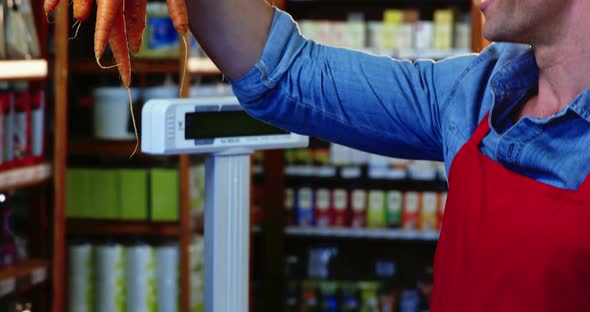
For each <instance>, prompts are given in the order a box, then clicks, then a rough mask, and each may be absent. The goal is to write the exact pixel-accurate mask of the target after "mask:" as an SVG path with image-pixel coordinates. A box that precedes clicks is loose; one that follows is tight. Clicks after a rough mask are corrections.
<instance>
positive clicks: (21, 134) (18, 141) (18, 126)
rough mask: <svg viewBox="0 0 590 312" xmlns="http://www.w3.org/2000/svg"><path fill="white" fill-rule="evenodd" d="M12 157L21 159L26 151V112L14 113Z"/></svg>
mask: <svg viewBox="0 0 590 312" xmlns="http://www.w3.org/2000/svg"><path fill="white" fill-rule="evenodd" d="M14 129H15V131H14V157H15V158H16V159H22V158H24V157H25V156H26V151H27V114H26V113H24V112H23V113H18V114H16V118H15V122H14Z"/></svg>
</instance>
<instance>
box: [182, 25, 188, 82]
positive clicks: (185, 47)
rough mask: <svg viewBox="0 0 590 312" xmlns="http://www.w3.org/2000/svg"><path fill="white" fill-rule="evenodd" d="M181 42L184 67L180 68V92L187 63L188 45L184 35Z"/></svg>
mask: <svg viewBox="0 0 590 312" xmlns="http://www.w3.org/2000/svg"><path fill="white" fill-rule="evenodd" d="M181 37H182V42H183V43H184V66H183V68H182V77H180V92H182V90H183V89H182V88H183V87H184V78H185V77H186V67H187V63H188V43H187V42H186V33H185V34H182V35H181Z"/></svg>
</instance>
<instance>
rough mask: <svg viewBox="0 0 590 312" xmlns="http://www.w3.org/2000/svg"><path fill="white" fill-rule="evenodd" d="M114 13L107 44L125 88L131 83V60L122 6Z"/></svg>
mask: <svg viewBox="0 0 590 312" xmlns="http://www.w3.org/2000/svg"><path fill="white" fill-rule="evenodd" d="M117 12H118V13H116V14H115V20H114V23H113V28H112V29H111V33H110V34H109V46H110V47H111V50H112V51H113V55H114V56H115V62H116V63H117V67H118V68H119V74H120V75H121V80H122V81H123V85H124V86H125V87H126V88H129V86H130V84H131V61H130V58H129V48H128V47H127V36H126V33H125V17H124V16H123V9H122V6H121V7H120V8H119V10H118V11H117Z"/></svg>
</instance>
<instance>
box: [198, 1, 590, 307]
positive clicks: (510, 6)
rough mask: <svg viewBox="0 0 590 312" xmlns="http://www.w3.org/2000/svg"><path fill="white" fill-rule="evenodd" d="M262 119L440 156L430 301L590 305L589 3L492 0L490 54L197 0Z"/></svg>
mask: <svg viewBox="0 0 590 312" xmlns="http://www.w3.org/2000/svg"><path fill="white" fill-rule="evenodd" d="M187 3H188V6H189V11H190V22H191V29H192V31H193V33H195V35H196V37H197V39H198V40H199V42H200V43H201V44H202V45H203V47H204V49H205V50H206V51H207V53H208V54H209V56H211V58H212V59H213V60H214V61H215V62H216V63H217V64H218V66H219V67H220V68H221V70H222V71H223V72H224V73H225V75H226V77H227V78H229V79H230V80H231V82H232V85H233V88H234V91H235V93H236V95H237V96H238V97H239V99H240V101H241V103H242V105H243V106H244V107H245V108H246V109H247V110H248V111H249V112H250V113H251V114H253V115H255V116H257V117H259V118H261V119H264V120H266V121H268V122H270V123H273V124H275V125H278V126H280V127H283V128H286V129H289V130H291V131H294V132H299V133H303V134H309V135H313V136H317V137H322V138H325V139H327V140H330V141H333V142H337V143H340V144H344V145H349V146H352V147H355V148H358V149H363V150H366V151H369V152H373V153H378V154H383V155H388V156H394V157H405V158H421V159H431V160H444V162H445V165H446V169H447V172H448V174H449V197H448V201H447V210H446V212H445V219H444V226H443V229H442V233H441V237H440V241H439V245H438V249H437V254H436V259H435V268H434V270H435V271H434V279H435V280H434V283H435V284H434V295H433V300H432V310H433V311H435V312H436V311H590V295H589V294H590V227H588V226H587V224H588V223H589V221H590V179H589V178H588V173H589V172H590V91H589V89H588V87H589V86H590V54H589V53H590V31H588V29H590V18H588V17H587V14H588V12H590V1H587V0H486V1H484V2H482V3H481V5H480V9H481V11H482V12H483V14H484V15H485V17H486V24H485V26H484V36H485V37H486V38H487V39H489V40H491V41H496V42H511V43H494V44H492V45H491V46H490V47H488V48H487V49H486V50H484V51H483V52H482V53H481V54H477V55H476V54H473V55H467V56H463V57H456V58H451V59H447V60H444V61H441V62H436V63H435V62H431V61H418V62H415V63H411V62H407V61H398V60H392V59H390V58H386V57H377V56H372V55H368V54H363V53H360V52H354V51H349V50H344V49H337V48H332V47H326V46H322V45H318V44H316V43H314V42H311V41H308V40H306V39H305V38H303V37H302V36H301V35H300V34H299V31H298V29H297V27H296V24H295V23H294V22H293V21H292V20H291V19H290V17H289V16H288V15H287V14H286V13H284V12H281V11H278V10H274V11H273V9H271V8H270V7H269V6H267V5H265V4H263V3H261V1H257V0H251V1H249V0H233V1H230V0H225V1H220V0H191V1H187Z"/></svg>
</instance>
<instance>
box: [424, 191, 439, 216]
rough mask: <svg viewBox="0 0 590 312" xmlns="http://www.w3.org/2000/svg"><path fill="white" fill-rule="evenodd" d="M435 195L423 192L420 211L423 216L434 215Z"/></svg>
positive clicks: (435, 206)
mask: <svg viewBox="0 0 590 312" xmlns="http://www.w3.org/2000/svg"><path fill="white" fill-rule="evenodd" d="M436 208H437V205H436V193H433V192H425V193H423V194H422V209H424V211H423V212H424V213H425V214H436Z"/></svg>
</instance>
